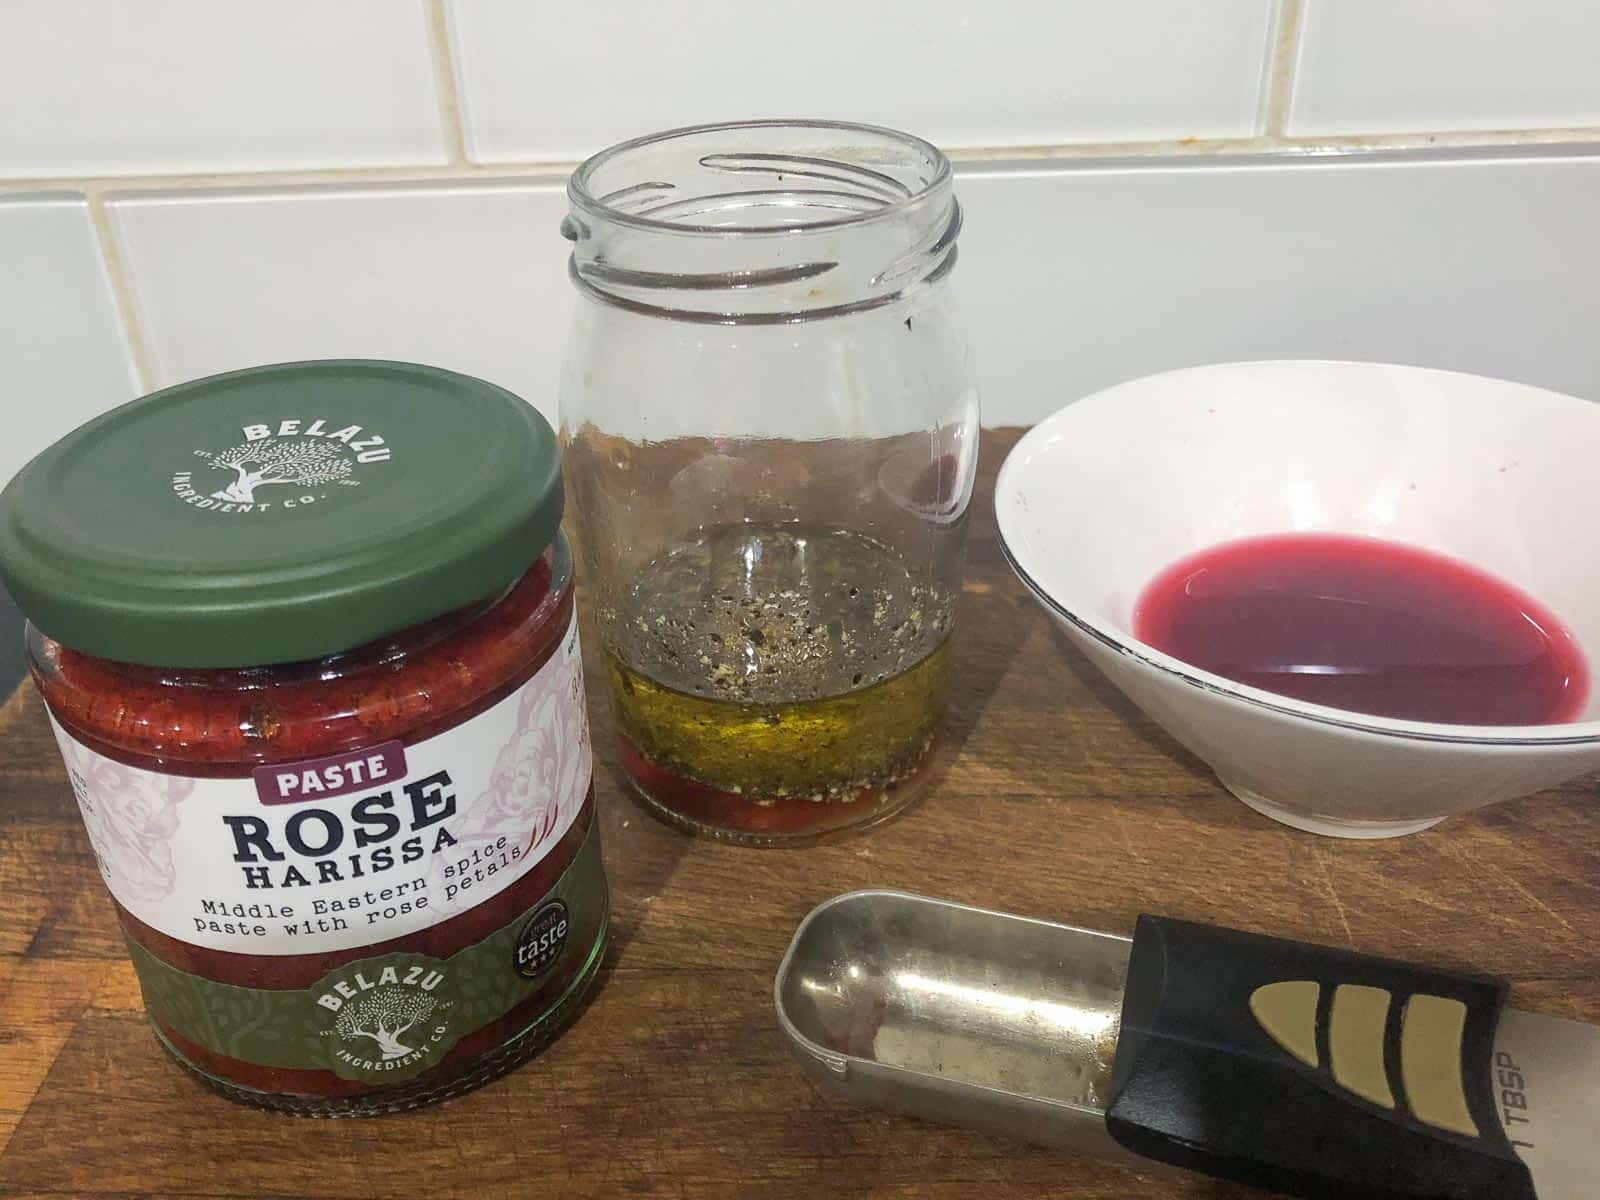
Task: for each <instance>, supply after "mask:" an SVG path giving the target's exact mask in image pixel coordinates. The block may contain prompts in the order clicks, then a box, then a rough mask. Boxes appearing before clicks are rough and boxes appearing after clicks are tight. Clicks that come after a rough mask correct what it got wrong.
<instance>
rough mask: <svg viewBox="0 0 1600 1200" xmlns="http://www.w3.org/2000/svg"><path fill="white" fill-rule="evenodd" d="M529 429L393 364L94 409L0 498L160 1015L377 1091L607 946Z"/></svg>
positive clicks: (564, 585) (175, 1029)
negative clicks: (94, 414)
mask: <svg viewBox="0 0 1600 1200" xmlns="http://www.w3.org/2000/svg"><path fill="white" fill-rule="evenodd" d="M561 505H562V492H561V475H560V466H559V458H558V453H557V448H556V445H555V440H554V437H553V435H552V434H551V431H550V428H549V426H548V425H547V424H546V423H545V422H544V420H543V419H542V418H541V417H539V415H538V414H537V413H536V412H534V410H533V409H531V408H530V407H528V406H527V405H526V404H524V403H523V402H522V401H521V400H519V399H517V398H516V397H515V396H513V395H511V394H510V393H508V392H505V391H503V390H501V389H500V388H497V387H494V386H492V385H490V384H487V383H484V382H481V381H479V380H475V379H470V378H467V377H465V376H462V375H457V374H454V373H452V372H449V371H441V370H435V369H430V368H427V367H421V366H414V365H410V364H403V363H386V362H318V363H296V364H287V365H282V366H272V367H262V368H257V369H252V370H246V371H238V372H234V373H232V374H228V375H219V376H215V377H213V378H209V379H202V380H198V381H195V382H192V383H186V384H182V385H180V386H177V387H173V388H169V389H167V390H165V391H162V392H157V393H155V394H154V395H151V396H148V397H145V398H144V399H142V400H138V401H135V402H133V403H132V404H129V405H125V406H124V407H122V408H119V409H116V410H114V411H112V412H110V413H108V414H106V415H104V416H102V417H100V418H98V419H97V420H95V421H92V422H91V423H89V424H88V425H85V426H83V427H82V428H81V429H79V430H77V431H76V432H74V433H72V434H70V435H68V436H67V437H66V438H64V439H63V440H62V441H60V442H58V443H56V445H54V446H52V447H51V448H50V449H48V450H46V451H45V452H44V453H43V454H42V455H40V456H39V457H38V458H36V459H35V460H34V461H33V462H32V463H30V464H29V465H28V466H27V467H26V468H24V469H23V471H22V472H21V473H20V474H19V475H18V476H17V477H16V479H15V480H14V481H13V482H12V483H11V485H10V486H9V487H8V488H7V489H6V491H5V493H4V495H3V496H0V574H3V577H4V580H5V583H6V585H7V586H8V587H9V588H10V590H11V593H12V595H13V596H14V597H15V598H16V600H17V602H18V604H19V606H20V607H21V608H22V609H23V611H24V612H25V613H26V614H27V616H28V617H29V620H30V628H29V633H28V645H29V651H30V654H31V660H32V669H33V675H34V679H35V681H36V682H37V684H38V686H39V689H40V691H41V692H42V693H43V695H44V698H45V701H46V704H47V706H48V708H49V711H50V716H51V720H52V723H53V725H54V727H55V733H56V737H57V739H58V741H59V743H60V746H61V752H62V756H63V758H64V759H65V762H66V768H67V774H68V777H69V778H70V780H71V784H72V788H73V791H74V792H75V793H76V795H77V801H78V804H79V807H80V808H81V810H82V813H83V820H84V824H85V826H86V827H87V830H88V834H89V839H90V841H91V843H92V844H93V847H94V851H95V856H96V858H97V859H98V861H99V865H100V870H101V873H102V875H103V876H104V878H105V882H106V885H107V887H108V888H109V889H110V891H111V895H112V898H113V900H114V901H115V904H116V908H117V913H118V916H119V917H120V919H121V922H122V927H123V930H124V932H125V934H126V937H127V942H128V947H129V951H130V953H131V955H132V958H133V963H134V967H135V968H136V970H137V972H138V977H139V982H140V985H141V987H142V989H143V993H144V999H145V1005H146V1007H147V1009H148V1010H149V1014H150V1019H151V1022H152V1024H153V1025H154V1027H155V1031H156V1034H157V1036H158V1037H159V1038H160V1040H161V1042H162V1043H163V1044H164V1045H165V1046H166V1047H167V1049H168V1050H170V1051H171V1052H172V1054H173V1055H174V1056H175V1057H176V1058H177V1059H178V1061H179V1062H181V1063H182V1064H183V1065H184V1066H186V1067H187V1068H189V1070H191V1071H192V1072H194V1073H195V1074H196V1075H198V1076H200V1077H201V1078H202V1079H203V1080H205V1081H207V1082H208V1083H210V1084H212V1085H214V1086H216V1087H218V1088H220V1089H221V1090H222V1091H224V1092H225V1093H227V1094H228V1095H230V1096H233V1097H235V1098H236V1099H241V1100H245V1101H248V1102H252V1103H256V1104H260V1105H264V1106H268V1107H272V1108H281V1109H286V1110H290V1111H295V1112H304V1113H314V1114H340V1113H362V1112H385V1111H393V1110H396V1109H402V1108H408V1107H412V1106H415V1105H418V1104H422V1103H426V1102H428V1101H432V1100H437V1099H442V1098H444V1097H447V1096H451V1095H454V1094H456V1093H458V1092H461V1091H464V1090H465V1089H467V1088H469V1087H472V1086H473V1085H475V1084H478V1083H481V1082H484V1081H485V1080H487V1079H490V1078H492V1077H493V1076H495V1075H497V1074H499V1073H501V1072H504V1071H505V1070H507V1069H509V1068H510V1067H512V1066H514V1065H516V1064H517V1063H518V1062H520V1061H522V1060H523V1059H525V1058H526V1057H528V1056H529V1055H530V1054H531V1053H533V1052H534V1051H535V1050H536V1049H538V1047H539V1046H540V1045H541V1044H543V1043H544V1042H545V1041H546V1040H547V1039H548V1037H549V1035H550V1034H551V1033H553V1032H554V1031H555V1030H556V1029H557V1028H558V1027H559V1026H560V1024H561V1022H562V1020H563V1018H564V1017H566V1016H568V1015H570V1014H571V1013H572V1011H573V1010H574V1008H575V1006H576V1004H577V1001H578V999H579V997H580V995H581V994H582V992H583V991H584V990H585V988H586V987H587V985H588V984H589V983H590V982H591V980H592V979H593V977H594V974H595V971H596V968H597V967H598V965H599V961H600V957H601V953H602V949H603V946H604V942H605V933H606V925H607V893H606V884H605V878H604V875H603V873H602V870H601V864H600V846H599V839H598V832H597V822H596V820H595V805H594V795H593V790H592V787H591V782H590V777H591V757H590V746H589V734H588V724H587V720H586V716H585V709H584V689H583V676H582V671H581V666H580V661H579V655H578V630H577V623H576V619H575V614H574V607H573V593H572V562H571V557H570V555H569V551H568V548H567V543H566V541H565V539H564V538H563V537H562V535H561V533H560V532H559V528H558V527H559V523H560V519H561Z"/></svg>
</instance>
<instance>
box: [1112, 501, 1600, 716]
mask: <svg viewBox="0 0 1600 1200" xmlns="http://www.w3.org/2000/svg"><path fill="white" fill-rule="evenodd" d="M1134 635H1135V636H1136V637H1138V638H1139V640H1140V641H1143V642H1145V643H1146V644H1148V645H1151V646H1154V647H1155V648H1156V649H1157V650H1161V651H1163V652H1165V653H1167V654H1170V655H1172V656H1173V657H1174V658H1178V659H1182V660H1183V661H1184V662H1186V663H1192V664H1193V665H1194V666H1197V667H1200V668H1202V669H1204V670H1207V671H1210V672H1212V673H1213V674H1217V675H1221V676H1223V677H1224V678H1227V679H1232V680H1235V681H1236V682H1238V683H1243V684H1248V685H1249V686H1251V687H1257V688H1261V689H1263V690H1265V691H1269V692H1277V693H1278V694H1280V695H1284V696H1291V697H1293V698H1295V699H1297V700H1305V701H1309V702H1311V703H1315V704H1325V705H1329V706H1331V707H1333V708H1343V709H1349V710H1350V711H1352V712H1360V713H1370V714H1372V715H1374V716H1381V717H1394V718H1400V719H1404V720H1414V721H1432V722H1439V723H1445V724H1461V725H1540V724H1549V723H1554V722H1562V721H1572V720H1576V719H1578V717H1579V715H1580V714H1581V712H1582V710H1583V708H1584V705H1585V703H1586V701H1587V699H1588V687H1589V684H1588V675H1589V673H1588V668H1587V666H1586V664H1585V661H1584V657H1583V654H1582V652H1581V651H1580V649H1579V647H1578V644H1577V642H1576V641H1575V640H1574V639H1573V636H1572V634H1571V633H1570V632H1569V631H1568V630H1567V628H1566V626H1564V625H1563V624H1562V623H1561V622H1560V621H1559V620H1558V619H1557V618H1556V616H1555V615H1554V614H1553V613H1551V612H1550V611H1549V610H1548V609H1546V608H1545V607H1544V606H1543V605H1541V604H1539V603H1538V602H1537V601H1536V600H1534V599H1533V598H1532V597H1530V596H1528V595H1526V594H1524V593H1523V592H1521V591H1519V590H1518V589H1517V588H1515V587H1513V586H1512V585H1510V584H1509V583H1506V582H1504V581H1503V580H1500V579H1496V578H1495V577H1494V576H1492V575H1489V574H1487V573H1486V572H1483V571H1480V570H1478V569H1477V568H1475V567H1471V566H1468V565H1467V564H1465V563H1461V562H1458V561H1456V560H1454V559H1450V558H1446V557H1444V556H1442V555H1438V554H1433V553H1430V552H1428V551H1425V550H1418V549H1415V548H1413V547H1410V546H1404V545H1398V544H1395V543H1393V542H1383V541H1378V540H1376V539H1372V538H1363V537H1350V536H1343V535H1338V534H1321V533H1314V534H1299V533H1295V534H1275V535H1271V536H1267V537H1258V538H1249V539H1246V540H1243V541H1238V542H1230V543H1228V544H1225V545H1222V546H1216V547H1213V548H1212V549H1209V550H1205V551H1202V552H1201V553H1199V554H1196V555H1193V556H1191V557H1189V558H1186V559H1183V560H1182V561H1180V562H1178V563H1176V564H1174V565H1173V566H1171V567H1169V568H1167V569H1166V570H1165V571H1163V572H1162V573H1161V574H1160V575H1158V576H1157V577H1156V578H1155V579H1154V580H1153V581H1152V582H1151V583H1150V584H1149V585H1148V586H1147V587H1146V588H1145V590H1144V592H1143V593H1142V594H1141V595H1140V597H1139V600H1138V603H1137V605H1136V606H1135V609H1134Z"/></svg>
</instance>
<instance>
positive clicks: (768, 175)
mask: <svg viewBox="0 0 1600 1200" xmlns="http://www.w3.org/2000/svg"><path fill="white" fill-rule="evenodd" d="M567 194H568V198H569V200H570V202H571V206H572V211H571V214H570V215H569V216H568V217H567V219H566V220H565V221H564V222H563V223H562V233H563V234H564V235H565V236H566V237H567V238H569V239H570V240H571V241H572V242H573V243H574V246H573V252H572V259H571V273H572V277H573V280H574V281H575V283H576V284H577V285H578V287H579V288H580V290H582V291H584V292H585V293H587V294H588V295H589V296H591V297H592V298H594V299H597V300H600V301H602V302H605V303H608V304H613V305H616V306H619V307H622V308H625V309H629V310H632V311H635V312H639V313H642V314H644V315H650V316H659V317H663V318H667V319H672V320H679V321H690V322H699V323H711V324H719V325H772V324H787V323H790V322H796V321H810V320H817V319H821V318H827V317H838V316H845V315H848V314H851V313H855V312H861V311H865V310H868V309H872V308H877V307H881V306H882V305H885V304H890V303H893V302H895V301H897V300H899V299H901V298H903V297H905V296H907V295H908V294H909V293H911V292H912V291H914V290H916V289H918V288H921V287H925V286H928V285H930V284H933V283H935V282H937V281H938V280H939V279H941V278H943V277H944V276H945V275H946V274H948V273H949V271H950V270H951V268H952V267H953V266H954V265H955V259H956V238H957V235H958V234H959V233H960V229H961V208H960V205H959V204H958V203H957V202H956V198H955V191H954V183H953V176H952V171H951V167H950V163H949V160H948V159H946V158H945V156H944V155H943V154H942V153H941V152H940V151H939V150H938V149H937V148H936V147H934V146H933V145H931V144H929V143H928V142H925V141H923V140H922V139H920V138H916V137H912V136H911V135H909V134H903V133H897V132H895V131H893V130H887V129H879V128H876V127H874V126H868V125H852V124H846V123H841V122H829V121H753V122H741V123H737V124H728V125H712V126H700V127H695V128H690V129H682V130H674V131H671V132H668V133H662V134H656V135H652V136H650V137H646V138H641V139H638V140H636V141H632V142H626V143H623V144H621V145H619V146H615V147H613V148H611V149H609V150H605V151H602V152H601V153H600V154H597V155H595V156H594V157H593V158H591V159H589V160H588V161H587V162H585V163H584V164H583V165H582V166H580V167H579V168H578V170H577V171H576V172H574V174H573V177H572V180H571V182H570V183H569V184H568V187H567Z"/></svg>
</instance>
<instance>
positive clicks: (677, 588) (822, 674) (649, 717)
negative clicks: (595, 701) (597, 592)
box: [607, 524, 951, 840]
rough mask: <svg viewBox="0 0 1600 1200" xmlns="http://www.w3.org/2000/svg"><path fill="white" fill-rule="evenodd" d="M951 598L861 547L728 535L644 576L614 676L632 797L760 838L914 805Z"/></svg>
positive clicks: (620, 616) (712, 536)
mask: <svg viewBox="0 0 1600 1200" xmlns="http://www.w3.org/2000/svg"><path fill="white" fill-rule="evenodd" d="M950 624H951V605H950V601H949V598H948V596H947V595H946V594H945V592H944V591H943V590H942V589H941V588H940V587H938V586H937V585H936V584H935V583H934V582H933V581H932V580H931V579H929V578H928V577H927V576H926V575H924V574H923V573H921V572H919V571H918V570H917V569H915V568H914V567H913V566H912V565H911V564H909V563H907V562H906V561H905V560H904V559H902V558H901V557H900V556H899V555H897V554H895V553H894V552H893V551H892V550H891V549H890V548H889V547H887V546H885V545H883V544H882V543H880V542H877V541H875V540H873V539H872V538H869V537H866V536H864V535H862V534H859V533H853V532H849V531H845V530H837V529H823V528H810V527H806V526H793V525H744V524H741V525H728V526H720V527H717V528H714V529H711V530H709V531H707V532H706V533H705V534H704V535H702V536H701V537H699V538H697V539H695V540H694V541H692V542H689V543H686V544H684V545H681V546H679V547H677V548H675V549H674V550H672V551H671V552H670V553H668V554H666V555H663V556H661V557H660V558H657V559H656V560H654V561H653V562H651V563H649V564H648V565H647V566H645V567H644V569H643V570H641V571H640V573H639V574H638V576H637V577H636V578H635V580H634V582H633V584H632V586H631V588H630V589H629V591H628V593H627V595H626V596H625V597H624V599H623V603H622V605H621V607H620V609H619V611H618V612H616V613H615V614H614V615H613V616H612V620H611V628H610V629H609V634H610V636H609V638H608V642H609V646H608V654H607V667H608V676H609V681H610V685H611V693H612V698H613V700H614V701H615V704H616V711H617V714H618V724H619V727H620V732H621V734H622V738H623V752H624V762H625V764H626V765H627V767H628V770H629V772H630V774H631V775H632V776H633V780H634V783H635V784H636V785H637V786H638V788H639V789H640V790H641V791H642V792H643V793H644V794H645V796H646V797H647V798H648V799H650V800H651V801H653V802H654V803H655V804H656V805H657V806H658V807H659V808H662V809H664V810H666V812H667V813H668V815H670V816H673V817H675V818H677V819H679V820H681V821H683V822H686V823H688V824H690V825H692V826H695V827H696V828H701V829H703V830H706V831H711V832H721V833H724V834H726V835H728V836H734V837H744V838H745V839H747V840H766V839H769V838H770V839H778V838H782V837H792V836H797V835H805V834H812V833H817V832H822V831H826V830H827V829H831V828H837V827H842V826H844V825H854V824H858V823H860V822H861V821H863V820H868V819H871V818H872V817H873V816H874V815H876V814H878V813H880V812H882V811H885V810H889V809H892V808H895V807H898V805H899V803H900V798H899V797H898V796H897V794H896V793H897V792H901V791H903V790H904V788H905V785H907V784H908V783H909V782H910V781H911V780H912V778H913V777H914V775H915V774H916V772H917V769H918V767H919V766H920V765H921V764H922V762H923V761H924V759H925V758H926V756H927V753H928V751H929V749H930V748H931V746H932V744H933V741H934V737H935V734H936V732H937V729H938V725H939V720H940V717H941V716H942V714H943V709H944V701H945V694H946V692H947V690H948V681H949V672H950V650H949V633H950Z"/></svg>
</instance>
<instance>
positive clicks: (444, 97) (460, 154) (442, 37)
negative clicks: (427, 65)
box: [424, 0, 468, 166]
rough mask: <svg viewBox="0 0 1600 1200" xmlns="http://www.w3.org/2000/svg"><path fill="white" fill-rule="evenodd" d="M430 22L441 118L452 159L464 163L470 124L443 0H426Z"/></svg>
mask: <svg viewBox="0 0 1600 1200" xmlns="http://www.w3.org/2000/svg"><path fill="white" fill-rule="evenodd" d="M424 4H425V5H426V16H427V22H428V49H429V52H430V54H431V56H432V58H433V86H434V90H435V92H437V93H438V95H437V99H438V102H439V121H440V124H442V125H443V126H444V136H445V141H446V143H448V148H449V151H450V162H451V163H452V164H453V165H455V166H465V165H466V164H467V162H468V159H467V125H466V118H465V117H464V116H463V115H462V111H461V87H460V84H459V83H458V81H457V79H456V64H455V57H454V55H453V54H452V52H451V43H450V22H449V20H448V19H447V18H446V16H445V11H444V0H424Z"/></svg>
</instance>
